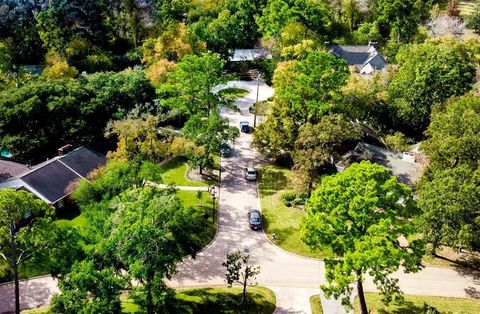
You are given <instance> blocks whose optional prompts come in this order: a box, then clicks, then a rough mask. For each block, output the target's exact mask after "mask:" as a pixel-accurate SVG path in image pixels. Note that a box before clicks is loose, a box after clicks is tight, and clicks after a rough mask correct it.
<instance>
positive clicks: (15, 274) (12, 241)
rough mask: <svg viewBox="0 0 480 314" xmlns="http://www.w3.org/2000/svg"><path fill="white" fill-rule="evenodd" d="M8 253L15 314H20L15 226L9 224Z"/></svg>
mask: <svg viewBox="0 0 480 314" xmlns="http://www.w3.org/2000/svg"><path fill="white" fill-rule="evenodd" d="M10 252H11V254H12V261H11V263H12V264H11V266H12V270H13V282H14V284H15V314H20V287H19V282H18V265H17V256H16V254H15V225H14V223H13V222H12V223H11V224H10Z"/></svg>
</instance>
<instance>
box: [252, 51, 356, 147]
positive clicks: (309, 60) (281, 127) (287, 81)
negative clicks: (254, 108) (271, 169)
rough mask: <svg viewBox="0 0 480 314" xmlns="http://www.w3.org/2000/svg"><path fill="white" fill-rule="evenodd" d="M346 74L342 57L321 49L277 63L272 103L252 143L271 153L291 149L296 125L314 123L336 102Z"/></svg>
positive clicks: (338, 99) (347, 71) (295, 135)
mask: <svg viewBox="0 0 480 314" xmlns="http://www.w3.org/2000/svg"><path fill="white" fill-rule="evenodd" d="M348 76H349V70H348V67H347V65H346V63H345V61H343V60H342V59H339V58H337V57H335V56H333V55H331V54H330V53H328V52H324V51H319V52H312V53H310V54H309V55H308V56H307V57H306V58H305V59H303V60H301V61H291V62H288V63H284V64H280V65H279V66H278V67H277V69H276V70H275V74H274V78H273V84H274V87H275V93H276V95H275V100H274V104H273V106H272V110H271V113H270V114H269V115H268V116H267V118H266V120H265V121H264V122H263V123H262V124H260V126H259V127H258V129H257V130H256V131H255V134H254V143H255V144H256V145H257V147H259V148H260V149H262V150H264V151H267V152H270V153H271V154H272V155H278V154H279V153H280V152H281V151H291V150H292V149H293V145H294V142H295V139H296V137H297V136H298V131H299V129H300V127H301V126H302V125H304V124H305V123H308V122H309V123H312V124H316V123H318V122H319V121H320V119H321V117H322V116H323V115H325V114H326V113H328V112H329V111H330V110H331V109H332V107H333V106H334V105H336V104H338V103H339V102H340V100H341V96H342V95H341V91H340V90H341V87H342V86H344V85H345V84H346V82H347V78H348Z"/></svg>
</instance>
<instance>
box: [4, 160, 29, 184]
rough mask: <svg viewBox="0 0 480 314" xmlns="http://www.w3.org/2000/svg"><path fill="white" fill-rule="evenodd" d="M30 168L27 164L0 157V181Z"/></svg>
mask: <svg viewBox="0 0 480 314" xmlns="http://www.w3.org/2000/svg"><path fill="white" fill-rule="evenodd" d="M28 170H29V168H28V166H27V165H24V164H21V163H18V162H14V161H11V160H5V159H0V182H3V181H5V180H8V179H10V178H12V177H16V176H18V175H20V174H22V173H24V172H27V171H28Z"/></svg>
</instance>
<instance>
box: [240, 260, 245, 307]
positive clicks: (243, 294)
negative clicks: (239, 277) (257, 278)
mask: <svg viewBox="0 0 480 314" xmlns="http://www.w3.org/2000/svg"><path fill="white" fill-rule="evenodd" d="M246 268H247V266H246V265H245V279H244V280H243V293H242V303H241V304H240V305H241V306H243V305H244V304H245V301H246V300H247V270H246Z"/></svg>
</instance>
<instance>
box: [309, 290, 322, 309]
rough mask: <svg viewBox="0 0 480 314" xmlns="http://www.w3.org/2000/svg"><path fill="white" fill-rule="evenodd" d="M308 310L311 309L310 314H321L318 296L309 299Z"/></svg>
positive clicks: (320, 303)
mask: <svg viewBox="0 0 480 314" xmlns="http://www.w3.org/2000/svg"><path fill="white" fill-rule="evenodd" d="M310 308H311V309H312V314H323V308H322V302H321V301H320V296H319V295H318V294H314V295H312V296H311V297H310Z"/></svg>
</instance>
